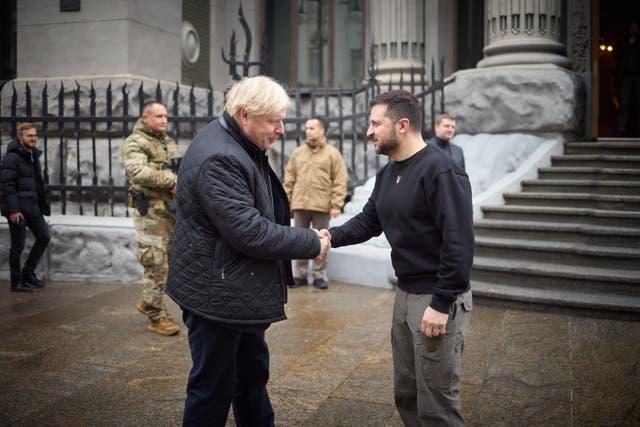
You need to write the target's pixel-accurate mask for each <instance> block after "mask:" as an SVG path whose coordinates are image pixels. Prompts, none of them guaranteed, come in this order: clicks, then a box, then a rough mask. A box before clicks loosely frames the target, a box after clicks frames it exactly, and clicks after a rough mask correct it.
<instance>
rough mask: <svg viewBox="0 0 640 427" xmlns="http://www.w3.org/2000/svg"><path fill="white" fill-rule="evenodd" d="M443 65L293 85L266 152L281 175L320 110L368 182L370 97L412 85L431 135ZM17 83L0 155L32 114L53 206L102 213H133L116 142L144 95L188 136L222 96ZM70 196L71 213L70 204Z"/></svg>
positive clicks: (1, 113) (358, 176) (0, 135)
mask: <svg viewBox="0 0 640 427" xmlns="http://www.w3.org/2000/svg"><path fill="white" fill-rule="evenodd" d="M443 64H444V59H443V58H441V59H440V61H439V70H440V76H439V78H438V79H436V71H435V70H436V66H435V63H433V62H432V64H431V72H430V79H429V80H428V82H429V83H427V81H426V80H425V76H424V74H423V73H421V74H420V75H421V78H420V80H419V81H416V79H415V77H414V76H415V75H416V73H414V72H410V73H409V75H410V78H409V79H408V80H405V78H404V75H401V76H400V81H399V82H396V83H394V84H392V83H390V82H389V83H388V84H381V83H380V82H379V81H378V80H376V78H375V73H374V71H373V70H370V73H369V74H370V76H369V79H368V81H367V83H366V84H365V85H364V87H361V88H356V85H355V83H354V86H353V87H352V88H351V90H343V89H342V88H339V89H337V90H328V89H310V90H306V91H305V92H302V91H298V90H291V91H290V92H289V93H290V95H291V97H292V98H293V100H294V102H293V105H292V107H293V108H292V111H291V110H290V111H289V115H288V117H287V118H286V119H285V126H286V134H285V136H282V137H281V140H280V143H279V144H277V145H276V146H274V148H276V150H273V149H272V151H276V153H275V154H276V155H275V156H274V155H271V156H270V157H271V158H272V162H274V163H275V164H274V167H275V168H276V170H277V172H278V173H279V175H280V177H281V179H282V178H283V177H284V169H285V166H286V160H287V157H288V154H289V153H290V152H291V151H292V150H293V149H294V148H295V147H296V146H299V145H300V144H301V143H303V141H304V132H303V130H304V123H305V121H306V120H307V118H308V117H309V116H312V115H315V114H322V115H323V116H325V117H326V119H327V121H328V123H329V132H328V134H327V138H328V139H329V140H330V141H331V142H332V143H334V144H335V145H336V147H337V148H338V149H339V150H340V152H341V153H343V156H344V157H345V161H346V163H347V165H348V169H349V175H350V176H349V186H350V188H353V187H354V186H356V185H359V184H361V183H363V182H364V181H365V180H366V179H368V178H369V177H371V176H372V175H374V174H375V172H376V171H377V169H378V168H379V167H380V162H381V159H380V157H379V156H376V155H375V153H374V152H373V148H372V147H371V144H369V143H368V141H367V138H366V129H367V126H368V115H369V100H370V99H371V98H372V97H373V96H375V95H377V94H378V93H380V91H381V90H383V89H391V88H392V87H393V88H404V89H407V90H409V91H411V92H412V93H414V94H415V95H416V96H417V97H418V98H419V99H420V100H421V102H422V104H423V106H424V108H423V113H422V123H423V129H425V132H424V133H425V134H426V133H427V132H426V130H427V129H432V128H433V120H434V117H435V115H436V110H437V111H438V112H443V111H444V87H445V85H446V84H448V83H450V82H451V81H452V79H448V80H445V79H444V77H443V72H442V70H443V66H444V65H443ZM7 85H10V86H9V87H7ZM19 85H21V87H22V89H23V90H19V89H18V88H16V82H8V83H7V84H5V85H4V87H1V86H0V93H1V94H2V98H0V153H1V154H0V156H2V155H3V154H4V152H5V151H6V145H8V143H9V142H10V141H11V140H12V139H15V137H16V128H17V125H18V123H20V122H25V121H27V122H32V123H34V124H36V125H38V126H39V132H38V137H39V147H40V148H41V149H42V150H43V152H44V154H43V158H42V159H41V160H42V164H43V169H44V170H43V172H44V179H45V183H46V184H47V188H48V191H49V194H50V197H51V200H52V203H53V204H55V205H56V206H55V207H56V208H57V209H52V210H53V211H54V212H56V213H60V214H63V215H64V214H69V213H77V214H80V215H84V214H86V213H87V207H88V206H90V207H91V208H92V209H91V210H92V212H93V215H96V216H98V215H111V216H120V215H127V216H128V215H129V210H128V209H127V208H126V204H125V201H126V192H127V185H126V177H125V176H124V170H123V167H122V160H121V157H120V148H119V147H120V145H121V143H122V141H123V140H124V139H125V138H126V137H127V136H128V135H129V134H130V132H131V129H132V128H133V124H134V123H135V122H136V120H137V119H138V118H139V112H140V111H142V106H143V104H144V103H145V102H146V101H148V100H150V99H156V100H159V101H161V102H164V103H165V104H166V105H167V108H168V110H169V123H170V126H169V132H170V133H171V134H172V135H173V137H174V138H175V139H176V140H177V141H178V142H179V143H180V142H181V141H182V144H183V145H184V144H188V142H189V141H190V140H191V138H192V137H193V136H194V135H195V134H196V133H197V131H198V130H199V129H200V128H202V127H203V126H204V125H205V124H206V123H208V122H210V121H211V120H214V119H216V118H217V117H218V116H219V115H220V114H221V112H222V103H223V97H224V95H223V94H222V92H216V91H214V89H213V88H212V87H211V86H209V88H208V89H198V88H194V87H193V86H192V87H191V88H190V89H189V88H186V89H185V87H181V86H180V85H178V84H176V85H175V87H167V86H166V85H164V86H163V85H161V84H160V83H159V82H158V83H157V85H156V86H155V90H154V89H151V90H145V87H144V83H143V82H139V85H137V89H136V90H135V91H134V92H133V94H132V93H131V92H130V90H129V89H130V85H129V84H127V83H124V84H122V85H121V87H120V88H119V89H116V90H114V89H112V84H111V82H108V84H107V86H106V87H105V88H103V89H102V90H99V89H96V88H95V87H94V83H93V82H92V83H91V84H90V86H89V87H88V88H83V87H81V86H80V84H79V83H77V82H76V83H75V87H74V88H71V89H69V88H68V87H65V86H64V85H63V84H62V83H60V84H59V85H55V87H52V86H51V85H50V84H48V83H44V84H42V85H41V90H40V88H38V90H37V91H35V93H32V91H34V89H33V87H34V86H35V85H36V84H35V83H33V82H31V83H30V82H23V83H21V84H19ZM216 94H217V95H216ZM21 95H23V96H21ZM50 100H51V101H52V102H50ZM438 101H439V102H438ZM438 103H439V105H437V104H438ZM7 104H9V105H7ZM427 107H428V108H427ZM436 107H439V108H436ZM133 110H135V111H133ZM427 111H429V115H428V116H427ZM427 117H428V118H429V119H430V123H429V125H427V123H426V121H427ZM425 125H427V126H425ZM274 158H275V160H274ZM382 161H386V160H385V159H383V160H382ZM71 203H73V210H74V212H70V206H71Z"/></svg>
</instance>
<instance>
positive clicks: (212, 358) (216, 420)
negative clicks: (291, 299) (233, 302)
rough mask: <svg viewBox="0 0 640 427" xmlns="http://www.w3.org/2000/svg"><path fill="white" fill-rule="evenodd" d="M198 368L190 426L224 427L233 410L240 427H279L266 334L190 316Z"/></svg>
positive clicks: (190, 394)
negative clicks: (270, 383) (271, 393)
mask: <svg viewBox="0 0 640 427" xmlns="http://www.w3.org/2000/svg"><path fill="white" fill-rule="evenodd" d="M182 318H183V320H184V323H185V325H187V327H188V328H189V347H190V348H191V359H192V361H193V367H192V368H191V372H190V373H189V380H188V383H187V399H186V403H185V409H184V418H183V425H184V426H220V427H224V425H225V423H226V421H227V417H228V415H229V407H230V406H231V405H232V404H233V414H234V416H235V421H236V425H238V426H239V427H243V426H269V427H271V426H273V425H274V414H273V408H272V407H271V402H270V401H269V395H268V394H267V387H266V386H267V381H268V380H269V349H268V347H267V343H266V342H265V340H264V329H260V330H257V329H256V330H246V329H247V328H245V330H243V329H242V327H238V328H235V327H234V326H233V325H228V324H222V323H218V322H213V321H210V320H207V319H205V318H203V317H200V316H198V315H196V314H194V313H192V312H190V311H188V310H184V311H183V313H182Z"/></svg>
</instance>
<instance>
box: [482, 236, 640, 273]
mask: <svg viewBox="0 0 640 427" xmlns="http://www.w3.org/2000/svg"><path fill="white" fill-rule="evenodd" d="M475 248H476V249H475V253H476V256H479V257H483V258H497V259H502V260H507V259H508V260H515V261H520V260H526V261H529V262H540V263H550V264H563V265H567V266H568V265H575V266H577V267H579V266H589V267H600V268H614V269H623V270H630V271H631V270H638V275H640V249H638V248H621V247H611V246H609V247H605V246H592V245H585V244H584V243H568V242H562V241H559V240H550V241H535V240H516V239H508V238H502V237H476V246H475Z"/></svg>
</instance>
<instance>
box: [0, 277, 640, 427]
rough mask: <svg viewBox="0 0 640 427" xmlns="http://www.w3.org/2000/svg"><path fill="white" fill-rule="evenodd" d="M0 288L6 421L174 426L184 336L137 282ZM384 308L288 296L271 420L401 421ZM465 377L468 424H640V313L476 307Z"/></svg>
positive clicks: (359, 295)
mask: <svg viewBox="0 0 640 427" xmlns="http://www.w3.org/2000/svg"><path fill="white" fill-rule="evenodd" d="M0 285H1V286H2V288H0V332H1V333H2V339H1V340H0V390H1V396H2V398H0V425H3V426H4V425H11V426H147V425H148V426H174V425H180V422H181V413H182V407H183V401H184V390H185V381H186V378H187V373H188V371H189V368H190V358H189V351H188V343H187V339H186V330H185V329H184V327H183V330H182V331H181V333H180V335H178V336H174V337H168V338H167V337H161V336H159V335H155V334H152V333H149V332H147V331H146V321H145V318H144V317H143V316H142V315H140V314H139V313H138V312H137V311H136V310H135V307H134V303H135V302H136V301H137V299H138V297H139V289H138V287H137V286H136V285H122V284H100V285H98V284H86V283H51V284H49V285H47V287H46V288H45V289H44V290H41V291H38V292H35V293H33V294H16V293H11V292H9V291H8V288H9V284H8V283H7V282H0ZM392 302H393V292H392V291H386V290H380V289H374V288H367V287H360V286H348V285H344V284H339V283H333V284H331V286H330V288H329V290H328V291H324V292H323V291H319V290H316V289H314V288H313V287H307V288H302V289H294V290H291V292H290V301H289V304H288V305H287V312H288V315H289V320H287V321H285V322H280V323H278V324H275V325H273V326H272V327H271V328H270V329H269V331H268V334H267V340H268V342H269V345H270V348H271V355H272V363H271V367H272V368H271V370H272V376H271V382H270V386H269V392H270V395H271V398H272V401H273V405H274V408H275V412H276V424H277V425H278V426H323V427H324V426H401V425H402V423H401V421H400V419H399V417H398V414H397V412H396V411H395V409H394V407H393V400H392V383H391V379H392V369H391V355H390V342H389V323H390V317H391V306H392ZM170 311H171V312H172V313H173V314H174V317H177V318H179V317H180V316H179V313H180V312H179V309H178V308H177V307H176V306H175V305H174V304H172V303H170ZM463 371H464V372H463V390H462V392H463V407H464V410H465V413H466V417H467V423H468V425H469V426H606V425H610V426H620V425H629V426H631V425H640V319H639V318H637V317H636V318H626V317H625V316H621V315H618V316H615V315H612V314H606V313H593V312H588V313H587V312H577V311H559V310H557V309H553V308H548V307H547V308H544V307H530V306H514V305H503V304H498V303H491V302H489V301H476V306H475V307H474V311H473V316H472V322H471V326H470V329H469V333H468V336H467V341H466V347H465V353H464V356H463ZM233 424H234V423H233V421H232V420H231V419H230V421H229V422H228V425H230V426H231V425H233Z"/></svg>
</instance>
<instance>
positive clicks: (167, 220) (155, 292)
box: [133, 199, 176, 320]
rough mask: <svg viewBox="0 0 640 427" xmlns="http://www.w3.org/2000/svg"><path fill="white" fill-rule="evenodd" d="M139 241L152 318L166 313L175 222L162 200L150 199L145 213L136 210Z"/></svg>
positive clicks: (144, 290)
mask: <svg viewBox="0 0 640 427" xmlns="http://www.w3.org/2000/svg"><path fill="white" fill-rule="evenodd" d="M133 222H134V224H135V227H136V241H137V242H138V262H139V263H140V265H142V268H143V269H144V277H143V279H142V308H143V309H144V311H145V313H146V314H147V316H148V317H149V319H151V320H159V319H161V318H163V317H166V315H167V308H166V306H165V305H164V302H163V297H164V289H165V286H166V283H167V274H168V273H169V251H170V249H171V237H172V236H173V228H174V226H175V223H176V217H175V214H174V213H172V212H170V211H169V210H168V209H167V206H166V204H165V202H163V201H162V200H157V199H151V200H149V211H148V213H147V215H145V216H142V215H140V213H139V212H138V211H137V210H136V211H135V213H134V217H133Z"/></svg>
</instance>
